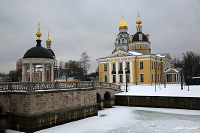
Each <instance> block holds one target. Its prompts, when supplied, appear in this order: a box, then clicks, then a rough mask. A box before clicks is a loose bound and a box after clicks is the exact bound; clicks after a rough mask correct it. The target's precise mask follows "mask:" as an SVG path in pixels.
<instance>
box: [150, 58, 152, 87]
mask: <svg viewBox="0 0 200 133" xmlns="http://www.w3.org/2000/svg"><path fill="white" fill-rule="evenodd" d="M151 64H152V62H151V55H150V79H151V85H152V65H151Z"/></svg>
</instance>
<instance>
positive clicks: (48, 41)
mask: <svg viewBox="0 0 200 133" xmlns="http://www.w3.org/2000/svg"><path fill="white" fill-rule="evenodd" d="M51 42H52V41H51V39H50V38H49V32H48V39H47V40H46V43H47V44H51Z"/></svg>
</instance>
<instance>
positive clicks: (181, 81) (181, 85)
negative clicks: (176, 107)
mask: <svg viewBox="0 0 200 133" xmlns="http://www.w3.org/2000/svg"><path fill="white" fill-rule="evenodd" d="M180 73H181V90H183V73H182V70H181V71H180Z"/></svg>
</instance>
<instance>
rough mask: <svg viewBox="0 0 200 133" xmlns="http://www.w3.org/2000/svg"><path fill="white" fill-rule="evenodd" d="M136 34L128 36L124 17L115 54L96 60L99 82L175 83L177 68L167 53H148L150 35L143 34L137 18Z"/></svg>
mask: <svg viewBox="0 0 200 133" xmlns="http://www.w3.org/2000/svg"><path fill="white" fill-rule="evenodd" d="M136 24H137V26H136V33H135V34H133V35H130V34H129V33H128V24H127V23H126V22H125V20H124V17H123V18H122V21H121V22H120V24H119V33H118V35H117V37H116V39H115V41H114V46H115V48H114V51H113V52H112V53H111V54H110V55H108V56H106V57H103V58H99V59H97V61H98V67H99V82H107V83H115V84H125V83H128V84H136V85H137V84H152V83H177V82H179V81H180V68H174V64H173V61H172V58H171V57H170V55H169V53H154V54H153V53H151V45H152V44H151V42H150V35H149V34H144V33H143V30H142V25H141V24H142V21H141V19H140V16H139V15H138V20H137V21H136Z"/></svg>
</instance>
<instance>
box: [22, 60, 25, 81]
mask: <svg viewBox="0 0 200 133" xmlns="http://www.w3.org/2000/svg"><path fill="white" fill-rule="evenodd" d="M22 82H25V66H24V64H22Z"/></svg>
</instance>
